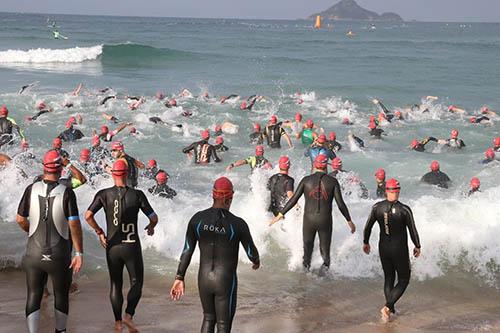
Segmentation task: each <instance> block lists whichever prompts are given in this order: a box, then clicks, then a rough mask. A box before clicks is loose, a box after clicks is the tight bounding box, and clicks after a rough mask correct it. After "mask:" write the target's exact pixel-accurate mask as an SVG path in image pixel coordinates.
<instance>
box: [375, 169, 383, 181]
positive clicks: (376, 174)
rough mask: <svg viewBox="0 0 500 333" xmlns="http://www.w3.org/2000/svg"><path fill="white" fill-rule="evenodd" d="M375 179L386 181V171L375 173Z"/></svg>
mask: <svg viewBox="0 0 500 333" xmlns="http://www.w3.org/2000/svg"><path fill="white" fill-rule="evenodd" d="M375 178H377V179H378V180H384V179H385V170H384V169H382V168H380V169H378V170H377V172H375Z"/></svg>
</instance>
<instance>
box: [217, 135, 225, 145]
mask: <svg viewBox="0 0 500 333" xmlns="http://www.w3.org/2000/svg"><path fill="white" fill-rule="evenodd" d="M215 143H216V144H218V145H220V144H222V143H224V138H223V137H222V136H218V137H216V138H215Z"/></svg>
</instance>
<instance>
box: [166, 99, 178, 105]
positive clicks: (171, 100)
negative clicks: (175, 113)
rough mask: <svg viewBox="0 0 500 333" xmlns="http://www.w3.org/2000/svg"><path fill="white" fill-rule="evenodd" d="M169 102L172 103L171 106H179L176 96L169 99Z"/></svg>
mask: <svg viewBox="0 0 500 333" xmlns="http://www.w3.org/2000/svg"><path fill="white" fill-rule="evenodd" d="M168 104H170V105H171V106H177V101H176V100H175V98H172V99H170V100H169V101H168Z"/></svg>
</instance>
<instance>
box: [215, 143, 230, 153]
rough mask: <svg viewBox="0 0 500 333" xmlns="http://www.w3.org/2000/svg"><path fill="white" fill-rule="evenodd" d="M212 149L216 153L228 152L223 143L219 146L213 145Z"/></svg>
mask: <svg viewBox="0 0 500 333" xmlns="http://www.w3.org/2000/svg"><path fill="white" fill-rule="evenodd" d="M214 148H215V150H216V151H220V152H225V151H228V150H229V148H228V147H227V146H224V144H223V143H221V144H220V145H215V146H214Z"/></svg>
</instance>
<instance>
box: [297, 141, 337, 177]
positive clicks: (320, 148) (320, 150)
mask: <svg viewBox="0 0 500 333" xmlns="http://www.w3.org/2000/svg"><path fill="white" fill-rule="evenodd" d="M320 154H321V155H325V156H326V157H327V158H328V159H329V160H333V159H334V158H335V157H336V155H335V153H334V152H333V151H332V150H330V149H328V146H327V144H326V136H325V135H324V134H320V135H319V136H318V138H317V139H316V140H315V141H314V142H313V143H312V144H311V145H310V146H309V147H307V148H306V150H305V151H304V156H306V157H309V159H310V160H311V170H313V169H314V161H315V160H316V157H318V155H320Z"/></svg>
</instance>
